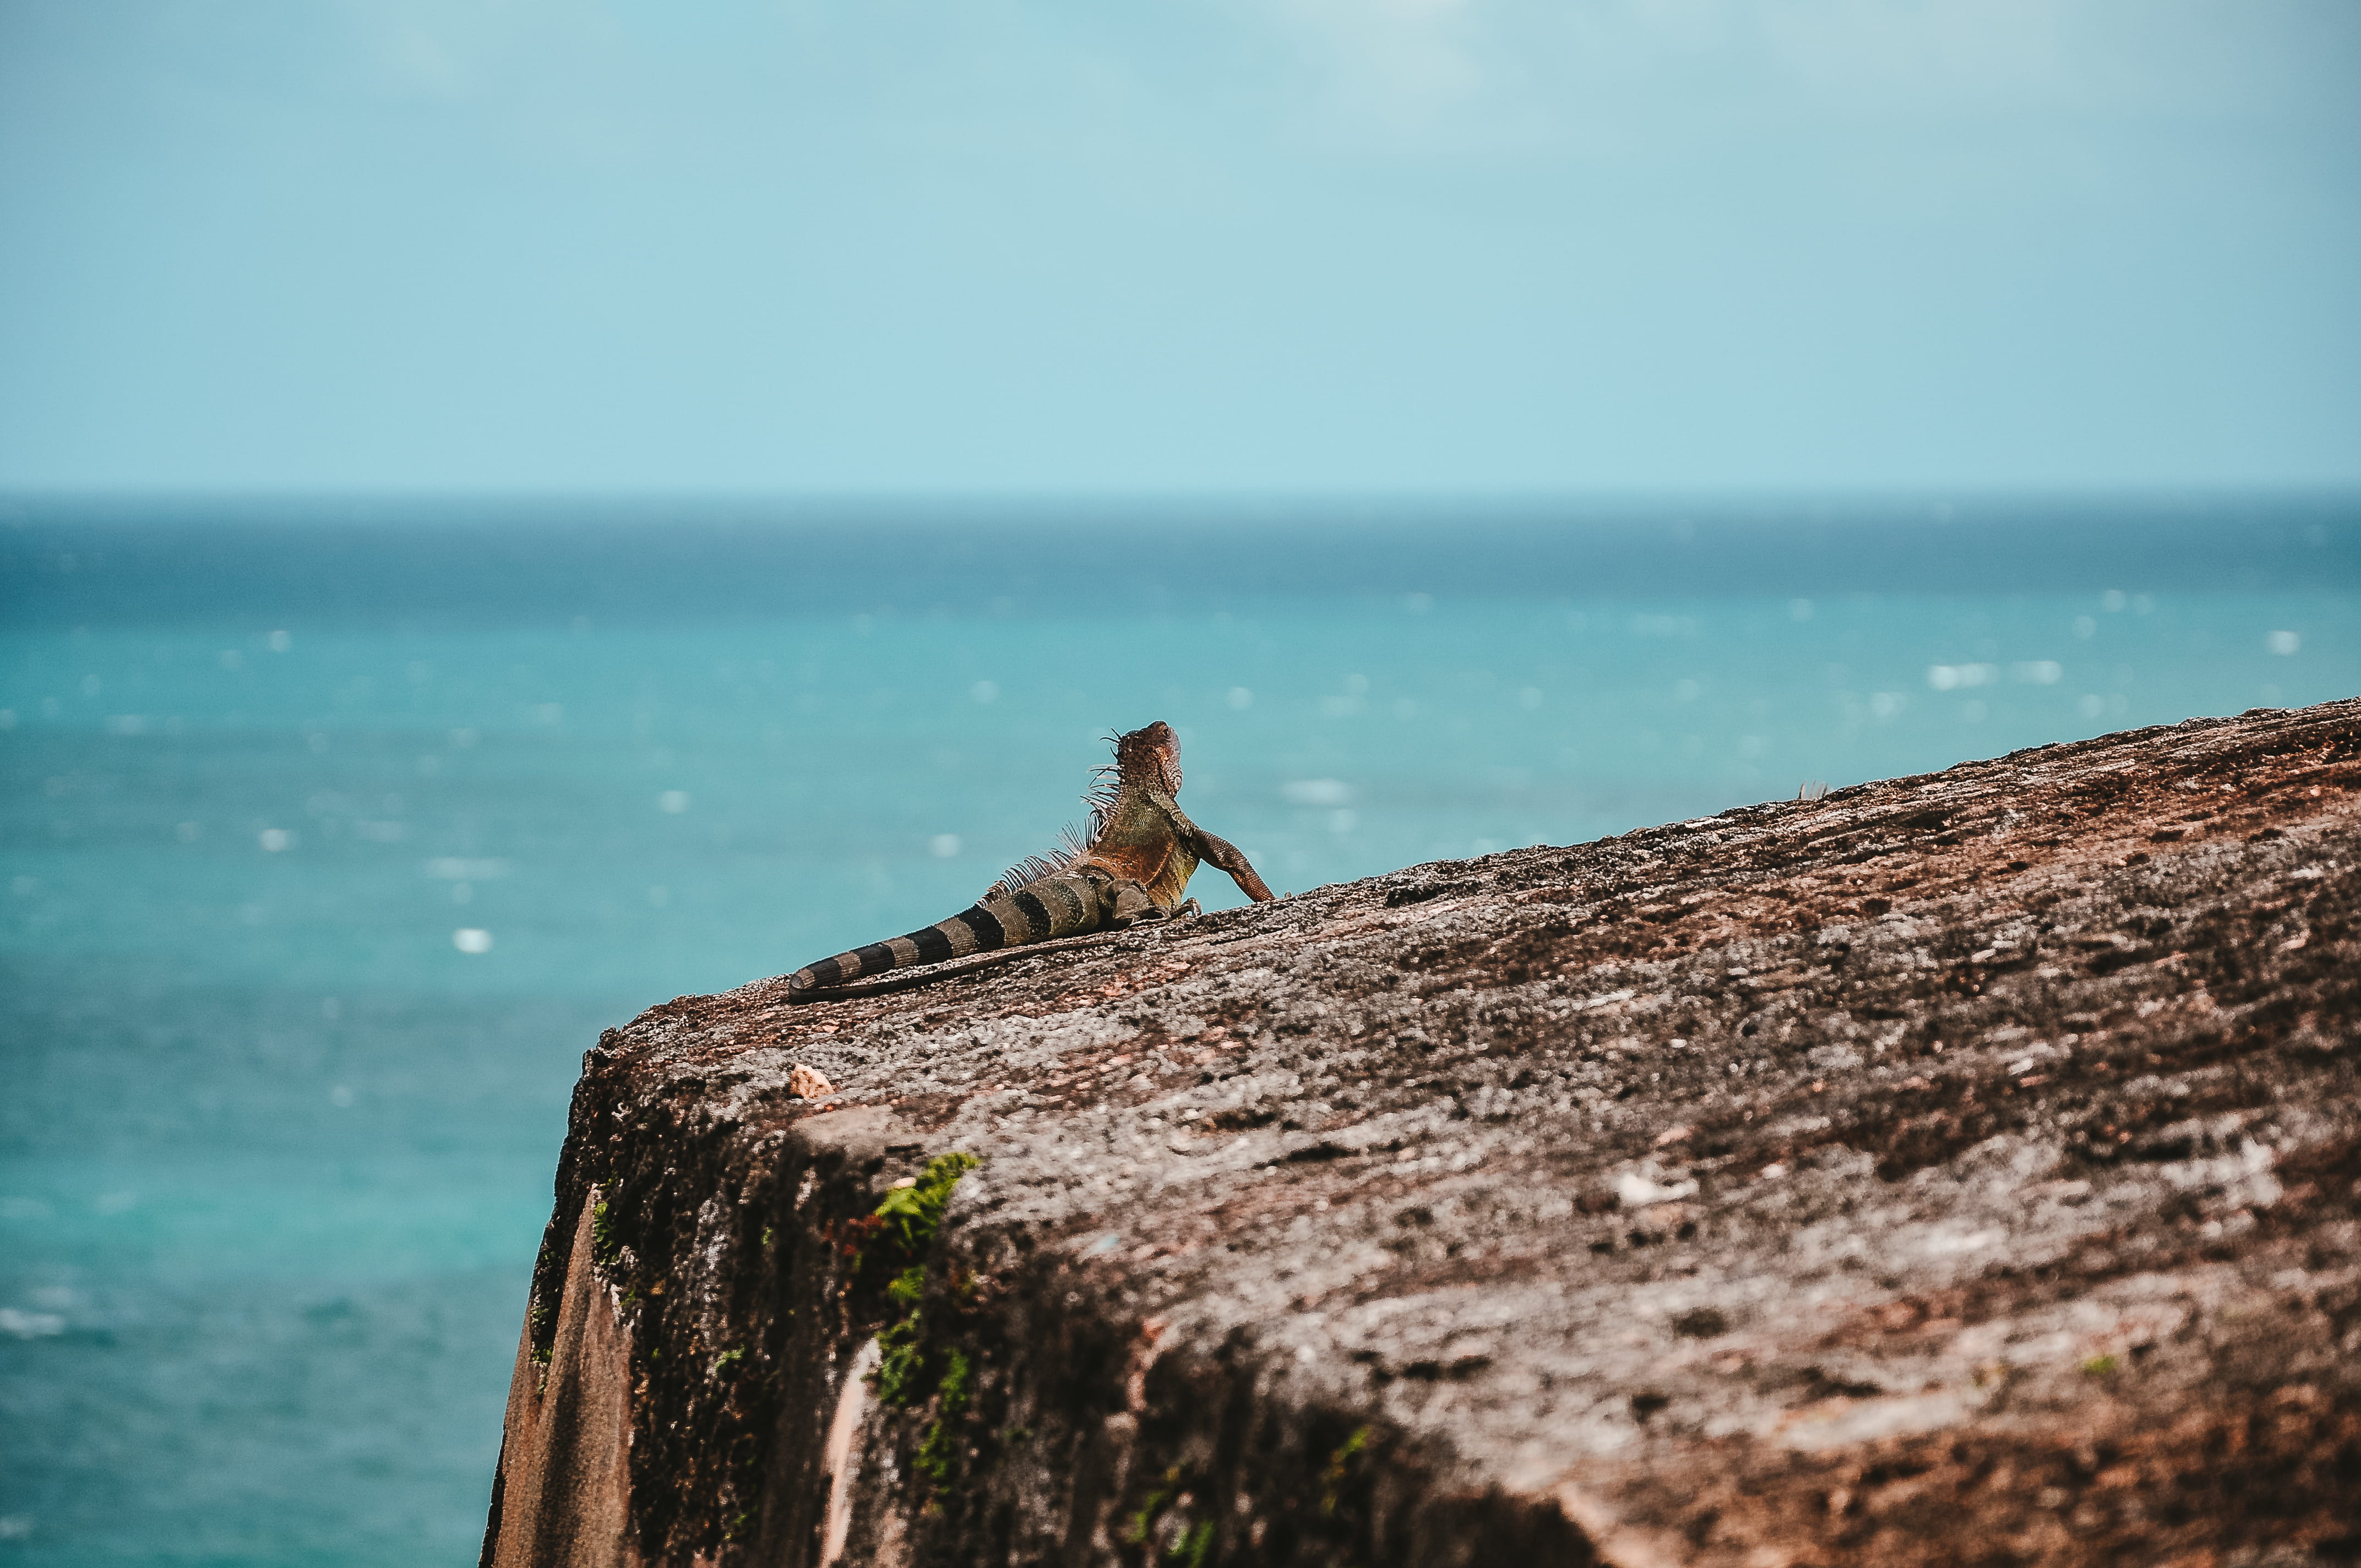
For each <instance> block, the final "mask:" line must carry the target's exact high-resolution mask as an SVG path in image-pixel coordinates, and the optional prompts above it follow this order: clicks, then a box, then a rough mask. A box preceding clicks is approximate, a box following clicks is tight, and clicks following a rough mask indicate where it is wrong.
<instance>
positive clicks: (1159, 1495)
mask: <svg viewBox="0 0 2361 1568" xmlns="http://www.w3.org/2000/svg"><path fill="white" fill-rule="evenodd" d="M1170 1496H1171V1494H1170V1493H1169V1492H1165V1491H1161V1490H1159V1491H1154V1492H1150V1493H1148V1500H1147V1501H1146V1502H1144V1503H1142V1504H1140V1505H1139V1512H1137V1513H1136V1514H1134V1515H1132V1516H1131V1529H1130V1530H1127V1531H1126V1532H1125V1535H1124V1539H1125V1540H1126V1541H1130V1542H1132V1543H1133V1544H1134V1545H1137V1544H1138V1543H1139V1542H1141V1541H1146V1540H1147V1539H1148V1531H1149V1530H1154V1529H1155V1528H1156V1516H1157V1515H1159V1514H1160V1513H1162V1512H1163V1511H1164V1499H1165V1498H1167V1497H1170Z"/></svg>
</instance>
